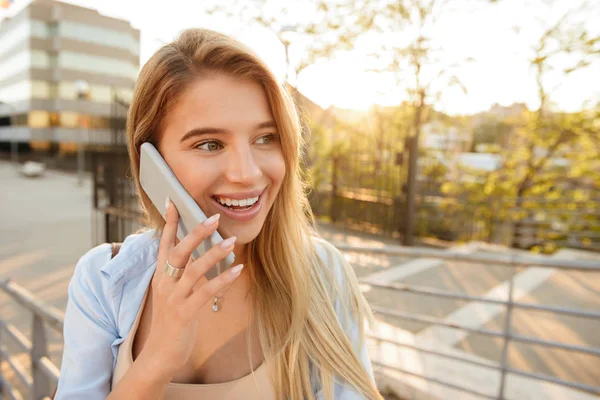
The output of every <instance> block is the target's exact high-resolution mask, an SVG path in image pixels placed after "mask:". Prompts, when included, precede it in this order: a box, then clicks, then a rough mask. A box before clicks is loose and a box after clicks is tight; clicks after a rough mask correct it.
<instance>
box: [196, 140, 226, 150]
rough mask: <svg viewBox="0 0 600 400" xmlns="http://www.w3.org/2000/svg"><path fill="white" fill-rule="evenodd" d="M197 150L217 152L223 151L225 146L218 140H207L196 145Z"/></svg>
mask: <svg viewBox="0 0 600 400" xmlns="http://www.w3.org/2000/svg"><path fill="white" fill-rule="evenodd" d="M203 146H204V147H203ZM196 148H197V149H201V150H206V151H217V150H220V149H222V148H223V146H222V145H221V143H219V142H217V141H216V140H207V141H206V142H202V143H198V145H196Z"/></svg>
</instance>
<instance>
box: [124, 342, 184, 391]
mask: <svg viewBox="0 0 600 400" xmlns="http://www.w3.org/2000/svg"><path fill="white" fill-rule="evenodd" d="M133 364H134V366H135V367H137V370H138V371H139V373H140V376H143V377H146V379H150V380H152V381H153V382H156V383H159V384H165V385H166V384H168V383H169V382H171V379H172V378H173V375H175V373H174V372H173V371H171V370H170V369H169V368H168V365H167V363H165V362H163V361H161V360H159V359H158V357H156V356H154V355H152V354H149V353H148V352H144V351H143V350H142V352H141V353H140V354H139V356H138V357H137V358H136V359H135V361H134V363H133Z"/></svg>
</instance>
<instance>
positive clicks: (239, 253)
mask: <svg viewBox="0 0 600 400" xmlns="http://www.w3.org/2000/svg"><path fill="white" fill-rule="evenodd" d="M246 246H248V245H247V244H239V245H238V244H236V245H235V246H234V248H233V255H234V256H235V261H234V262H233V265H238V264H245V263H246Z"/></svg>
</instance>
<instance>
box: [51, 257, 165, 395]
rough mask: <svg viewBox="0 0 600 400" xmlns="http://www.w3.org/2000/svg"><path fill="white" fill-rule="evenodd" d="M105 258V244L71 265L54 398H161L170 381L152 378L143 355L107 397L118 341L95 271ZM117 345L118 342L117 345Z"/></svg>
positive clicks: (101, 282) (103, 287)
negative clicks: (115, 347) (58, 372)
mask: <svg viewBox="0 0 600 400" xmlns="http://www.w3.org/2000/svg"><path fill="white" fill-rule="evenodd" d="M109 259H110V252H109V250H108V249H107V248H106V246H99V247H97V248H95V249H92V250H91V251H90V252H88V253H87V254H86V255H85V256H83V257H82V258H81V260H80V261H79V262H78V263H77V266H76V267H75V273H74V275H73V278H72V279H71V282H70V283H69V299H68V303H67V310H66V313H65V320H64V350H63V359H62V364H61V374H60V379H59V381H58V388H57V391H56V394H55V397H54V399H55V400H62V399H81V400H84V399H85V400H88V399H91V400H96V399H98V400H100V399H102V400H104V399H106V398H107V396H108V398H109V399H127V400H130V399H161V398H162V397H163V396H164V390H165V389H166V387H167V384H168V382H169V380H170V379H169V377H162V376H157V375H156V373H155V371H158V370H159V368H155V366H154V365H153V364H152V361H151V360H149V359H148V356H147V355H145V354H144V353H143V352H142V354H140V357H138V358H137V359H136V361H135V362H134V363H133V366H132V368H131V369H130V370H129V371H128V372H127V373H126V374H125V376H124V377H123V378H122V379H121V380H120V381H119V383H118V384H117V385H116V387H115V388H113V389H114V390H113V391H112V393H111V381H112V376H113V365H114V356H113V350H112V347H113V346H115V345H116V343H115V341H118V340H119V335H118V333H117V328H116V323H115V322H114V317H110V316H111V315H112V314H113V312H111V304H110V298H109V295H108V294H107V293H108V290H107V287H106V282H105V280H104V279H103V277H102V276H101V275H100V274H101V273H100V272H99V271H100V268H101V267H102V266H103V265H104V264H105V263H106V262H107V261H108V260H109ZM117 343H118V342H117Z"/></svg>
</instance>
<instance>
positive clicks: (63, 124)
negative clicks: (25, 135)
mask: <svg viewBox="0 0 600 400" xmlns="http://www.w3.org/2000/svg"><path fill="white" fill-rule="evenodd" d="M11 120H12V121H13V124H12V125H15V126H28V127H30V128H72V129H79V128H85V129H110V128H111V118H110V117H99V116H95V115H87V114H80V113H76V112H71V111H61V112H50V111H40V110H35V111H30V112H28V113H23V114H17V115H13V116H11Z"/></svg>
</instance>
